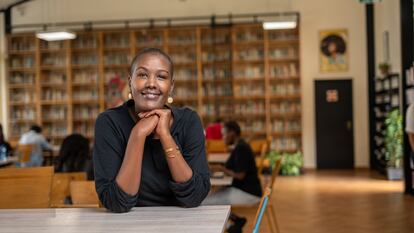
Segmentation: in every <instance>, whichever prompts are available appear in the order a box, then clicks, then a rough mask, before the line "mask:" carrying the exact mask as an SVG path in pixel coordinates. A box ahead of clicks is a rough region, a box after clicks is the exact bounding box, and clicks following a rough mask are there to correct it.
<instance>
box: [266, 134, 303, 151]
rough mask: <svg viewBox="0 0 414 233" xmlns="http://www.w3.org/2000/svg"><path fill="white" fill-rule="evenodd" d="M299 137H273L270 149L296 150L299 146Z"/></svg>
mask: <svg viewBox="0 0 414 233" xmlns="http://www.w3.org/2000/svg"><path fill="white" fill-rule="evenodd" d="M300 142H301V139H300V138H294V137H283V138H275V139H273V140H272V142H271V143H270V148H271V150H276V151H296V150H299V149H300V148H301V143H300Z"/></svg>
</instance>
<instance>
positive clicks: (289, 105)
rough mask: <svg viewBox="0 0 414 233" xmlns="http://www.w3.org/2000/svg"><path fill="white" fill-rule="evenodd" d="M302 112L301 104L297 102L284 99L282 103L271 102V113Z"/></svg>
mask: <svg viewBox="0 0 414 233" xmlns="http://www.w3.org/2000/svg"><path fill="white" fill-rule="evenodd" d="M300 112H301V105H300V103H297V102H289V101H283V102H280V103H270V113H273V114H289V113H290V114H292V113H300Z"/></svg>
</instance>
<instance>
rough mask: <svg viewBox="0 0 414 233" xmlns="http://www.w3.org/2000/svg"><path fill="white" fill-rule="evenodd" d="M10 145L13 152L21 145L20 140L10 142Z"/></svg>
mask: <svg viewBox="0 0 414 233" xmlns="http://www.w3.org/2000/svg"><path fill="white" fill-rule="evenodd" d="M9 144H10V146H11V147H12V148H13V150H15V149H16V148H17V146H18V145H19V141H18V140H9Z"/></svg>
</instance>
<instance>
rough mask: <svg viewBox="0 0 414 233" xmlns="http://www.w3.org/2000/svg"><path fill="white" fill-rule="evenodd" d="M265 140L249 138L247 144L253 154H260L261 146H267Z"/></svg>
mask: <svg viewBox="0 0 414 233" xmlns="http://www.w3.org/2000/svg"><path fill="white" fill-rule="evenodd" d="M267 144H268V143H267V141H266V139H257V140H250V141H249V145H250V147H251V148H252V150H253V153H254V155H255V156H260V155H261V153H262V149H263V146H264V145H266V147H267Z"/></svg>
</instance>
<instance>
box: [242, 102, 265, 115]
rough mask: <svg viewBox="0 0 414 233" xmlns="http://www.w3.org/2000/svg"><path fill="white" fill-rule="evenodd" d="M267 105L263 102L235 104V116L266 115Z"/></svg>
mask: <svg viewBox="0 0 414 233" xmlns="http://www.w3.org/2000/svg"><path fill="white" fill-rule="evenodd" d="M264 113H265V104H264V103H263V102H254V101H247V102H246V103H240V104H234V114H236V115H243V114H264Z"/></svg>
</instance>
